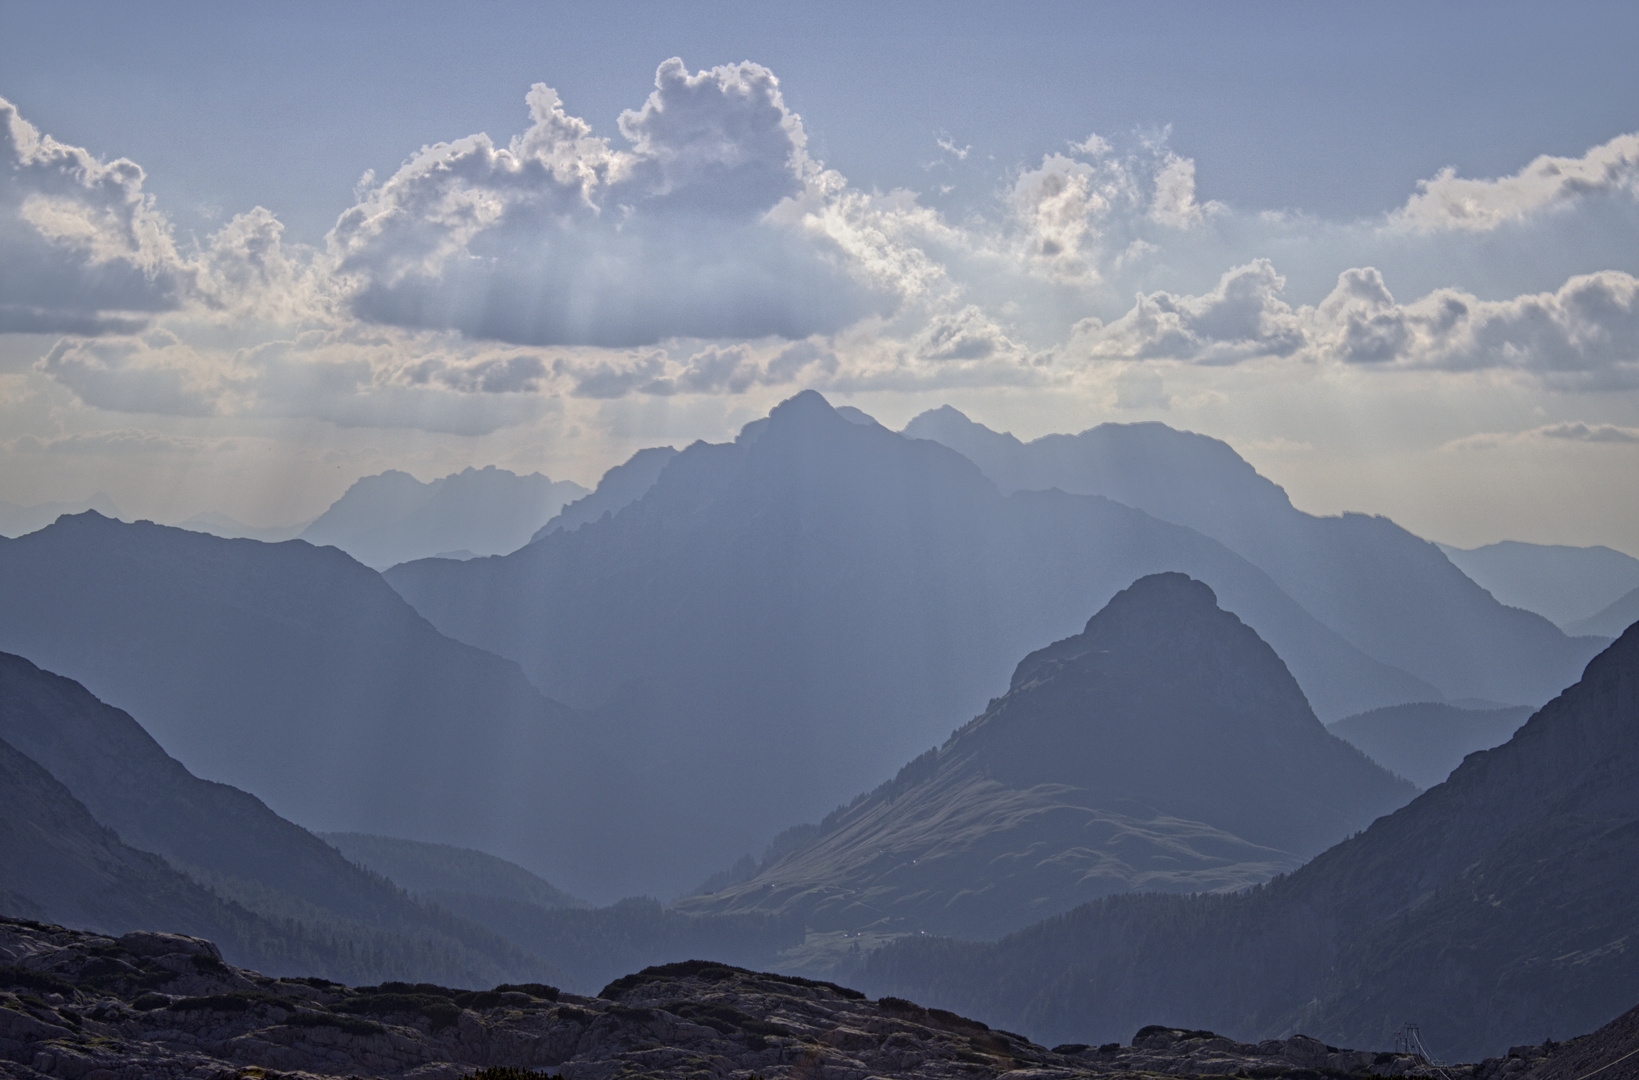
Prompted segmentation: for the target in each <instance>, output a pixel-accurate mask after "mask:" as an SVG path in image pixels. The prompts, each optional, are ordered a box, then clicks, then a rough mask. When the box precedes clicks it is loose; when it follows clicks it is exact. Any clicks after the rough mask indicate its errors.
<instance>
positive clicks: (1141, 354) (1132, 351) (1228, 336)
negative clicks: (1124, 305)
mask: <svg viewBox="0 0 1639 1080" xmlns="http://www.w3.org/2000/svg"><path fill="white" fill-rule="evenodd" d="M1285 287H1286V279H1285V278H1283V277H1281V276H1280V275H1279V274H1278V273H1276V272H1275V268H1274V266H1273V265H1272V264H1271V263H1270V262H1269V260H1267V259H1258V260H1256V261H1254V262H1251V263H1248V264H1247V265H1245V266H1238V267H1236V268H1235V269H1233V270H1230V271H1228V272H1226V273H1225V274H1224V275H1223V277H1221V278H1219V279H1218V285H1217V287H1216V288H1214V289H1213V290H1212V291H1211V292H1209V293H1207V294H1205V295H1203V296H1178V295H1175V294H1173V293H1169V292H1154V293H1150V294H1148V295H1145V294H1142V293H1140V294H1139V296H1138V298H1137V301H1136V302H1135V303H1134V305H1133V308H1132V310H1130V311H1129V312H1127V314H1125V315H1123V316H1121V318H1119V319H1116V320H1114V321H1112V322H1110V323H1109V324H1108V325H1106V324H1104V323H1103V322H1101V321H1100V320H1098V319H1085V320H1083V321H1081V322H1080V323H1077V324H1076V326H1075V328H1074V330H1073V331H1072V333H1071V338H1070V345H1069V347H1068V350H1067V351H1068V352H1069V354H1070V355H1071V356H1087V357H1092V358H1094V359H1109V360H1118V359H1119V360H1160V359H1164V360H1183V361H1190V362H1193V363H1199V364H1232V363H1235V362H1237V361H1241V360H1248V359H1253V358H1257V357H1266V356H1277V357H1279V356H1290V355H1292V354H1293V353H1295V352H1297V351H1298V350H1299V349H1300V348H1302V347H1303V345H1304V344H1305V343H1306V335H1305V333H1304V327H1303V323H1302V320H1301V319H1300V318H1299V316H1298V314H1297V313H1296V312H1294V311H1293V310H1292V308H1291V307H1290V306H1289V305H1288V304H1287V303H1286V301H1285V300H1283V299H1281V295H1280V294H1281V291H1282V290H1283V289H1284V288H1285Z"/></svg>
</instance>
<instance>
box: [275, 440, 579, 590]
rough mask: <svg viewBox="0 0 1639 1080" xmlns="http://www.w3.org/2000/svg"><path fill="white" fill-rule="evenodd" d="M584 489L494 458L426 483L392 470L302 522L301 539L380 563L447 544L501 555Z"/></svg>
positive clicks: (428, 553)
mask: <svg viewBox="0 0 1639 1080" xmlns="http://www.w3.org/2000/svg"><path fill="white" fill-rule="evenodd" d="M585 494H586V489H585V488H583V487H581V486H580V485H579V484H577V483H574V482H573V481H570V480H549V479H547V478H546V477H544V476H542V475H541V474H540V473H531V474H529V475H528V476H518V475H516V474H514V473H510V472H508V471H506V470H505V469H497V468H496V467H495V466H493V465H489V466H486V467H484V468H482V469H464V470H462V471H461V472H458V473H451V474H450V475H449V476H446V477H443V478H442V479H439V480H433V481H430V482H429V483H425V484H423V483H422V482H421V481H419V480H417V479H416V478H415V477H413V476H411V475H410V474H409V473H404V472H398V471H397V470H389V471H387V472H384V473H378V474H376V475H375V476H366V477H364V478H363V479H361V480H358V481H356V482H355V483H354V484H353V486H352V487H350V488H348V489H347V491H346V493H345V494H343V495H342V497H341V498H340V499H337V500H336V502H335V503H334V504H333V505H332V506H331V507H330V509H328V510H326V511H325V512H324V513H323V514H321V515H319V517H318V518H317V519H316V520H315V521H314V522H313V523H312V524H311V525H309V526H308V527H307V528H306V529H304V530H302V533H301V539H303V540H306V541H307V542H309V543H311V544H319V545H324V544H330V545H333V546H335V547H339V548H341V549H342V550H343V551H345V552H347V553H348V554H349V555H351V556H353V557H354V558H355V559H357V560H358V561H359V562H361V563H364V564H365V565H366V566H373V567H375V568H376V569H378V570H380V569H385V568H386V567H389V566H392V565H393V564H394V563H401V562H408V561H410V560H411V559H425V558H429V557H431V556H434V555H436V554H438V553H439V552H441V551H461V550H465V551H470V552H473V553H474V554H477V555H502V554H505V553H506V552H508V551H514V550H516V549H518V548H520V547H523V546H524V545H525V544H527V543H528V542H529V538H530V536H531V535H532V534H533V533H534V532H535V530H536V529H539V528H540V527H541V525H542V524H544V523H545V522H546V521H547V520H548V519H550V518H551V517H552V516H553V515H555V514H557V513H558V511H559V510H561V509H562V508H563V506H564V505H565V504H566V503H570V502H573V501H574V500H576V499H579V498H580V497H581V496H583V495H585Z"/></svg>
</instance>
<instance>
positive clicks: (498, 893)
mask: <svg viewBox="0 0 1639 1080" xmlns="http://www.w3.org/2000/svg"><path fill="white" fill-rule="evenodd" d="M325 839H326V840H328V841H330V842H331V843H332V844H334V845H335V846H336V847H337V848H338V849H340V850H341V852H342V853H343V854H344V855H346V856H347V857H348V858H349V859H352V860H353V861H355V862H357V863H359V864H361V865H363V866H367V867H369V868H370V869H371V870H373V871H375V872H376V873H379V874H383V875H385V876H387V877H388V878H391V879H392V880H393V882H395V883H396V884H398V885H402V886H404V887H405V888H406V889H409V890H410V891H411V892H413V893H414V894H415V895H416V896H418V897H420V898H421V899H423V900H426V901H428V902H430V903H434V904H437V905H438V906H439V907H440V908H443V909H444V910H446V911H450V912H454V913H455V914H457V915H459V916H461V917H462V918H464V919H469V920H471V921H472V922H475V923H477V924H479V925H481V926H484V927H486V928H488V929H489V930H491V931H493V932H494V933H496V934H499V935H501V936H502V937H504V938H506V939H507V940H508V941H510V942H512V943H514V944H515V945H517V946H518V947H520V948H523V949H527V950H529V951H530V952H532V953H535V954H538V955H541V956H545V957H549V958H550V960H551V963H552V968H553V970H554V971H555V972H557V974H556V975H554V979H555V984H556V985H559V986H562V987H564V988H566V989H571V990H577V991H585V992H587V993H590V992H592V991H593V990H595V989H596V988H597V987H600V986H602V985H604V984H605V983H607V982H608V981H609V980H610V979H611V978H613V977H614V975H615V974H616V973H619V972H622V971H630V970H631V968H632V967H633V966H634V965H637V966H641V965H644V964H653V963H667V962H671V961H676V960H684V959H688V958H690V957H696V956H711V957H713V958H715V959H717V960H724V959H726V958H732V959H733V960H734V961H735V962H738V963H749V964H753V965H755V966H757V967H763V968H766V967H771V966H773V965H775V964H778V963H779V962H780V961H779V959H778V954H779V952H780V951H781V950H782V949H786V948H789V947H791V946H793V945H797V944H800V943H801V942H802V940H803V928H802V924H801V923H800V922H798V921H793V920H791V919H781V918H777V917H774V916H771V915H768V914H764V913H755V914H732V915H727V916H709V917H700V916H694V915H685V914H682V913H680V912H676V911H668V910H666V909H664V908H662V907H661V906H660V903H659V902H658V901H655V900H649V899H627V900H622V901H621V902H619V903H616V904H611V905H609V906H607V907H601V908H589V907H588V906H587V905H586V904H585V903H584V902H583V901H580V900H577V899H576V898H575V897H572V896H569V895H568V894H566V893H564V892H562V891H561V890H559V889H556V888H553V887H552V886H551V885H549V884H547V883H546V882H544V881H542V880H541V879H540V878H538V877H536V876H535V875H533V874H531V873H530V872H529V871H527V870H525V869H524V868H523V867H521V866H517V865H515V864H513V863H510V862H507V861H506V860H504V859H497V858H495V857H494V856H493V855H485V854H484V853H483V852H481V851H471V850H467V849H464V848H455V847H449V846H447V845H444V844H423V843H419V842H416V841H412V840H394V839H390V838H388V837H385V836H366V835H364V834H361V833H326V834H325Z"/></svg>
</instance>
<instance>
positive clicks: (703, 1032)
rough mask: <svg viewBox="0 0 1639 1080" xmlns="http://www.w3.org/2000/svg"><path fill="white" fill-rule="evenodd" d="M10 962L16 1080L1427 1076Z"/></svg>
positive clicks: (664, 978)
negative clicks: (528, 1074)
mask: <svg viewBox="0 0 1639 1080" xmlns="http://www.w3.org/2000/svg"><path fill="white" fill-rule="evenodd" d="M172 948H174V951H166V950H167V949H172ZM0 965H4V966H0V1075H6V1076H11V1077H17V1078H19V1080H36V1078H40V1077H47V1076H51V1077H64V1078H68V1080H116V1078H125V1077H132V1078H135V1077H145V1078H167V1080H168V1078H181V1077H188V1078H189V1080H215V1078H218V1077H220V1078H227V1077H264V1078H265V1077H274V1076H280V1075H285V1076H292V1077H303V1076H342V1075H345V1076H379V1077H406V1078H408V1077H414V1078H416V1080H455V1078H457V1077H465V1076H471V1075H473V1074H474V1072H476V1071H478V1070H484V1069H497V1070H498V1069H505V1068H511V1069H524V1070H530V1071H532V1072H536V1073H538V1074H540V1075H543V1076H544V1075H546V1074H548V1072H549V1071H550V1072H551V1073H556V1074H557V1075H558V1076H560V1077H562V1078H563V1080H613V1078H616V1077H635V1076H649V1077H677V1078H682V1077H708V1076H709V1077H716V1078H724V1080H750V1078H751V1077H753V1076H756V1077H762V1078H770V1080H772V1078H774V1077H781V1078H784V1077H802V1078H812V1080H865V1078H866V1077H893V1078H900V1077H903V1078H906V1080H912V1078H914V1080H947V1078H948V1080H981V1078H982V1080H989V1078H993V1077H1003V1076H1005V1077H1007V1078H1008V1080H1061V1078H1063V1080H1069V1078H1072V1077H1079V1076H1108V1075H1122V1076H1180V1075H1232V1074H1240V1075H1254V1076H1260V1077H1282V1076H1291V1077H1297V1076H1315V1075H1317V1074H1323V1075H1329V1076H1343V1077H1347V1076H1361V1077H1364V1076H1367V1075H1387V1076H1433V1075H1435V1072H1434V1070H1433V1069H1432V1068H1431V1067H1429V1066H1428V1065H1426V1064H1425V1063H1424V1062H1422V1060H1421V1059H1419V1058H1416V1057H1413V1056H1410V1055H1405V1054H1400V1055H1396V1054H1387V1053H1371V1052H1361V1051H1349V1050H1339V1049H1337V1048H1336V1047H1330V1046H1326V1045H1325V1044H1323V1043H1320V1042H1318V1041H1316V1040H1314V1039H1309V1038H1306V1037H1304V1036H1297V1037H1295V1038H1291V1039H1286V1040H1270V1041H1268V1042H1264V1043H1259V1044H1257V1045H1251V1044H1246V1043H1236V1042H1233V1041H1231V1040H1229V1039H1224V1038H1220V1037H1218V1036H1216V1035H1213V1034H1212V1033H1211V1032H1199V1031H1197V1032H1191V1031H1179V1030H1174V1029H1169V1028H1161V1027H1149V1028H1145V1029H1143V1030H1142V1031H1140V1032H1139V1033H1138V1035H1137V1037H1135V1038H1134V1040H1133V1043H1132V1045H1130V1046H1119V1045H1115V1044H1110V1045H1106V1046H1101V1047H1089V1046H1081V1045H1067V1046H1060V1047H1057V1048H1055V1049H1053V1050H1048V1049H1046V1048H1044V1047H1041V1046H1037V1045H1035V1044H1034V1043H1031V1042H1029V1041H1028V1040H1026V1039H1024V1038H1022V1037H1021V1036H1018V1035H1014V1034H1011V1033H1009V1032H1006V1031H995V1030H992V1029H990V1028H989V1027H987V1026H985V1025H984V1024H982V1023H979V1022H977V1021H974V1020H969V1019H965V1018H963V1017H960V1016H957V1015H956V1014H954V1013H949V1012H944V1011H941V1010H938V1009H924V1008H922V1007H921V1006H919V1005H915V1004H913V1003H911V1002H908V1001H901V1000H898V999H895V998H884V999H883V1000H881V1001H876V1002H872V1001H869V1000H867V999H866V998H865V997H864V995H862V994H860V993H859V992H857V991H854V990H849V989H847V988H845V987H841V986H836V985H834V984H831V983H820V982H813V981H810V980H806V979H797V978H791V977H788V976H781V975H770V974H757V973H754V972H749V971H745V970H742V969H738V968H730V967H724V966H721V965H717V964H712V963H707V962H701V961H690V962H688V963H683V964H673V965H669V966H667V967H661V968H649V969H646V970H644V971H642V972H639V973H638V974H635V975H628V976H626V977H625V978H622V979H617V980H616V981H615V982H613V983H611V984H610V985H609V986H607V987H605V988H604V989H603V991H602V993H601V994H600V995H599V996H598V997H595V998H588V997H577V996H573V995H569V994H560V993H559V992H558V991H556V990H555V989H553V988H551V987H547V986H540V985H535V984H531V985H526V986H515V987H514V986H501V987H497V988H495V989H494V990H489V991H482V992H471V991H457V990H450V989H446V988H443V987H436V986H429V985H425V984H415V985H410V984H403V983H387V984H383V985H381V986H377V987H360V988H348V987H345V986H341V985H338V984H336V983H328V982H325V981H324V980H322V979H272V978H268V977H266V976H263V975H259V974H257V973H256V972H253V971H245V970H241V969H238V968H233V967H229V966H227V965H225V964H223V963H222V962H221V961H220V960H219V959H217V958H216V954H215V951H214V947H213V946H211V945H210V943H209V942H205V941H201V940H199V939H195V938H185V937H180V936H177V935H167V934H129V935H126V936H125V937H123V938H119V939H117V940H116V939H113V938H108V937H103V936H100V935H96V934H88V933H81V932H77V931H73V930H64V929H62V928H61V927H55V926H46V925H42V924H39V923H27V922H21V921H16V920H0ZM490 1075H492V1076H493V1075H495V1074H494V1073H491V1074H490ZM1445 1075H1446V1076H1448V1077H1451V1078H1453V1080H1455V1078H1457V1077H1463V1076H1474V1075H1475V1070H1474V1069H1473V1068H1471V1067H1452V1068H1447V1069H1446V1070H1445ZM1487 1075H1513V1073H1511V1072H1509V1073H1500V1072H1499V1073H1492V1074H1487ZM512 1076H513V1077H516V1076H517V1074H516V1073H513V1074H512Z"/></svg>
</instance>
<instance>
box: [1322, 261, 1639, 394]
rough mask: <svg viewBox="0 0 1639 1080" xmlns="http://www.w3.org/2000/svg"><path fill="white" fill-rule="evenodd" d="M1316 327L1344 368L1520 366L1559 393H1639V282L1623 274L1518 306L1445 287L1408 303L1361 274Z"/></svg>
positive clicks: (1342, 282) (1519, 301)
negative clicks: (1638, 389)
mask: <svg viewBox="0 0 1639 1080" xmlns="http://www.w3.org/2000/svg"><path fill="white" fill-rule="evenodd" d="M1309 321H1310V324H1311V327H1312V334H1313V337H1314V339H1315V342H1316V344H1317V345H1318V346H1319V347H1320V348H1321V350H1322V351H1323V352H1325V353H1326V354H1327V355H1329V356H1331V357H1332V358H1335V359H1337V360H1341V361H1343V362H1344V363H1349V364H1359V365H1367V366H1380V367H1382V366H1399V367H1411V368H1434V369H1443V370H1455V371H1464V370H1481V369H1512V370H1518V371H1522V372H1526V373H1529V374H1531V375H1533V376H1535V377H1537V378H1539V379H1541V380H1542V381H1543V382H1544V383H1546V384H1548V385H1550V386H1553V387H1555V388H1558V389H1614V388H1633V387H1639V280H1636V279H1635V278H1633V277H1632V276H1630V275H1628V274H1624V273H1619V272H1616V271H1605V272H1602V273H1598V274H1584V275H1581V276H1578V277H1573V278H1571V279H1570V280H1569V281H1567V282H1566V283H1565V284H1564V285H1563V286H1561V287H1560V288H1559V289H1558V290H1556V291H1555V292H1551V293H1536V294H1530V295H1526V296H1518V297H1514V298H1511V299H1508V300H1480V299H1478V298H1476V297H1474V296H1472V295H1470V294H1468V293H1464V292H1461V291H1459V290H1455V289H1439V290H1436V291H1434V292H1432V293H1430V294H1429V295H1427V296H1425V297H1423V298H1421V299H1419V300H1416V301H1414V302H1412V303H1410V304H1405V305H1401V304H1397V303H1395V301H1394V298H1393V297H1392V296H1391V295H1390V294H1389V292H1388V290H1387V288H1385V287H1384V286H1383V282H1382V279H1381V277H1379V276H1378V275H1377V274H1376V272H1375V271H1373V270H1370V269H1365V270H1351V271H1348V272H1346V273H1345V274H1343V275H1342V277H1341V278H1340V279H1339V281H1338V286H1337V288H1336V289H1335V290H1334V291H1333V293H1332V295H1331V296H1329V297H1328V298H1327V299H1326V301H1325V302H1323V303H1322V304H1321V305H1320V307H1319V309H1318V311H1316V312H1315V313H1314V316H1313V317H1312V318H1311V319H1310V320H1309Z"/></svg>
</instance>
